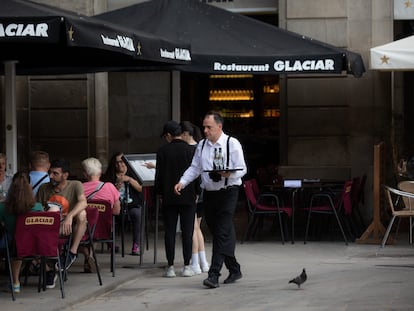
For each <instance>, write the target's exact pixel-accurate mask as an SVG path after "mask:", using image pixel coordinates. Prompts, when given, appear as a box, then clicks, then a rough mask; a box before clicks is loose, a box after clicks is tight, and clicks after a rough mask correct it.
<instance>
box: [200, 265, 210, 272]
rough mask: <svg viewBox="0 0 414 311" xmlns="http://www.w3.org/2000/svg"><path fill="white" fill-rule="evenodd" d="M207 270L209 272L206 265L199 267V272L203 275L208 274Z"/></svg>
mask: <svg viewBox="0 0 414 311" xmlns="http://www.w3.org/2000/svg"><path fill="white" fill-rule="evenodd" d="M208 270H210V267H209V266H208V264H206V265H202V266H201V271H202V272H203V273H207V272H208Z"/></svg>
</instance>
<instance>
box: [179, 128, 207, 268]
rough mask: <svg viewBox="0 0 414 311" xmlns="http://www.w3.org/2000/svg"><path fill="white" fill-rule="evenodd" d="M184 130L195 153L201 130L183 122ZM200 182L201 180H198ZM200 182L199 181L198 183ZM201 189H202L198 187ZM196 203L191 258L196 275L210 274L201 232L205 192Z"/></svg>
mask: <svg viewBox="0 0 414 311" xmlns="http://www.w3.org/2000/svg"><path fill="white" fill-rule="evenodd" d="M180 126H181V129H182V132H183V133H182V135H181V137H182V138H183V140H184V141H186V142H187V144H189V145H191V146H194V151H195V149H196V148H197V144H198V142H199V141H200V140H201V139H202V137H201V131H200V128H199V127H198V126H196V125H194V124H192V123H191V122H190V121H182V122H181V123H180ZM197 180H199V178H197ZM198 182H199V181H198ZM198 188H200V187H198ZM197 194H198V195H197V202H196V217H195V220H194V232H193V254H192V256H191V268H192V269H193V271H194V273H195V274H200V273H201V272H208V270H209V264H208V261H207V258H206V251H205V245H204V235H203V232H202V231H201V221H202V219H203V215H204V212H203V192H202V191H200V190H199V191H198V193H197Z"/></svg>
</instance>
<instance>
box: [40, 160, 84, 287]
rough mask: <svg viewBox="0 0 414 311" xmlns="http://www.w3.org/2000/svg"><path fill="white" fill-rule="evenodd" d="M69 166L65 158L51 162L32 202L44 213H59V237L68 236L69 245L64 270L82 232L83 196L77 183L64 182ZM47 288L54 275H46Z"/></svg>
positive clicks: (76, 249) (72, 256)
mask: <svg viewBox="0 0 414 311" xmlns="http://www.w3.org/2000/svg"><path fill="white" fill-rule="evenodd" d="M69 172H70V163H69V161H67V160H65V159H58V160H54V161H52V163H51V165H50V169H49V178H50V182H48V183H45V184H43V185H41V186H40V188H39V191H38V192H37V195H36V199H37V201H39V202H40V203H42V205H43V206H44V208H45V210H47V211H51V212H53V211H59V212H60V213H61V218H62V222H61V228H60V230H61V234H62V235H64V236H68V235H70V234H72V244H71V245H69V246H68V251H69V254H68V256H67V261H66V262H65V261H62V262H64V269H65V270H67V269H69V267H70V266H71V265H72V264H73V263H74V262H75V261H76V258H77V254H78V247H79V243H80V241H81V240H82V237H83V235H84V234H85V231H86V222H87V220H86V206H87V202H86V197H85V194H84V192H83V185H82V183H81V182H80V181H78V180H68V177H69ZM46 278H47V280H46V282H47V285H46V286H47V287H48V288H54V287H55V282H56V272H55V271H49V272H48V274H47V275H46Z"/></svg>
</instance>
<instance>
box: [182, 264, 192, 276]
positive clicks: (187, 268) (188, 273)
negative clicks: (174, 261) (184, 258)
mask: <svg viewBox="0 0 414 311" xmlns="http://www.w3.org/2000/svg"><path fill="white" fill-rule="evenodd" d="M194 274H195V273H194V271H193V269H191V266H184V268H183V271H182V272H181V276H184V277H190V276H194Z"/></svg>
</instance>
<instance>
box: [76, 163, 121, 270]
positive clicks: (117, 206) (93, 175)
mask: <svg viewBox="0 0 414 311" xmlns="http://www.w3.org/2000/svg"><path fill="white" fill-rule="evenodd" d="M82 168H83V172H84V175H85V178H86V179H87V180H88V181H87V182H84V183H83V189H84V192H85V197H86V199H87V200H88V201H89V200H103V201H107V202H109V203H110V204H111V207H112V214H114V215H119V212H120V211H121V203H120V201H119V192H118V190H117V189H116V188H115V186H114V185H113V184H111V183H104V182H103V181H100V178H101V175H102V164H101V162H100V161H99V160H98V159H96V158H87V159H85V160H83V161H82ZM83 253H84V255H85V263H84V272H86V273H91V272H94V271H93V268H94V267H95V264H94V262H93V257H92V256H90V252H89V249H87V248H84V250H83Z"/></svg>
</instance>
